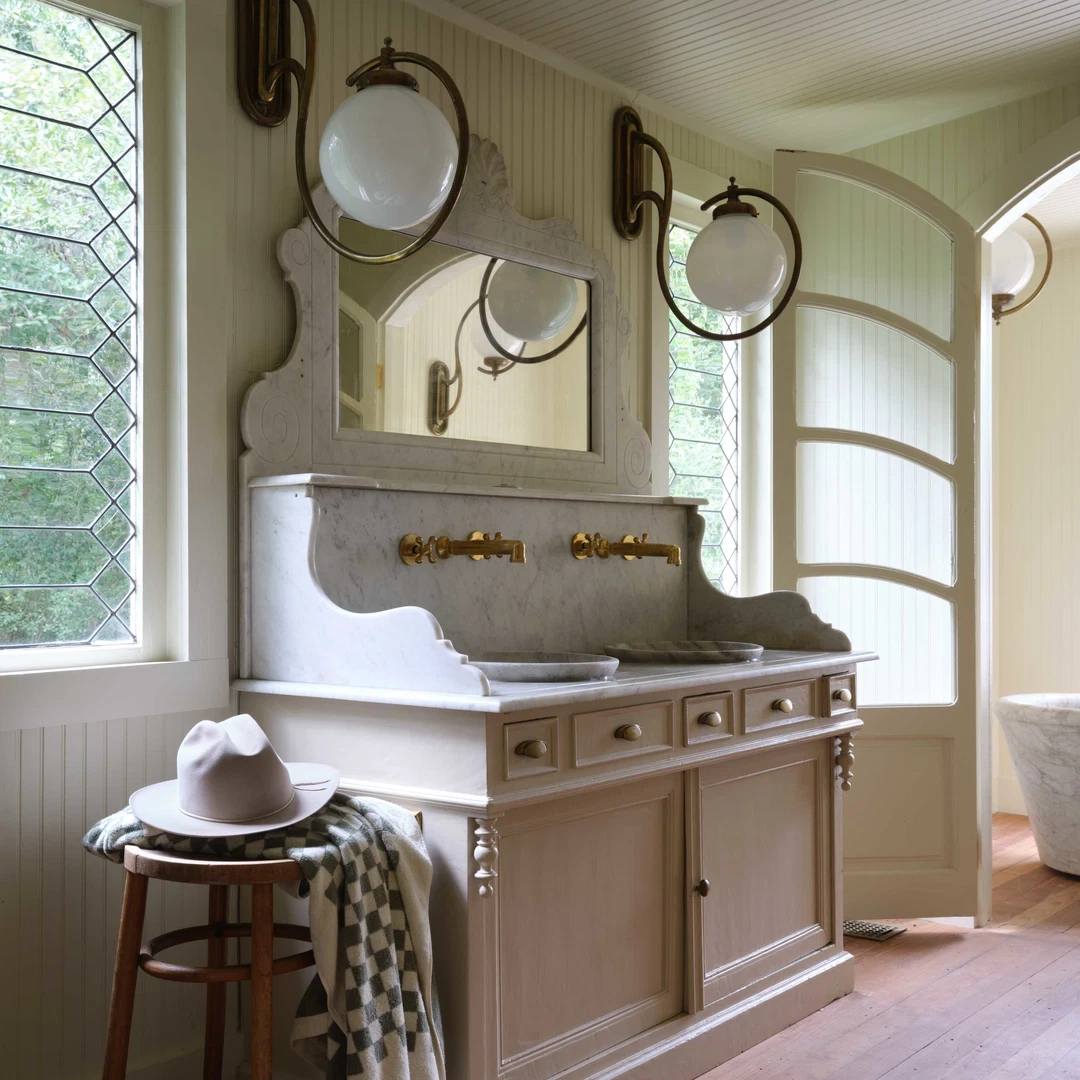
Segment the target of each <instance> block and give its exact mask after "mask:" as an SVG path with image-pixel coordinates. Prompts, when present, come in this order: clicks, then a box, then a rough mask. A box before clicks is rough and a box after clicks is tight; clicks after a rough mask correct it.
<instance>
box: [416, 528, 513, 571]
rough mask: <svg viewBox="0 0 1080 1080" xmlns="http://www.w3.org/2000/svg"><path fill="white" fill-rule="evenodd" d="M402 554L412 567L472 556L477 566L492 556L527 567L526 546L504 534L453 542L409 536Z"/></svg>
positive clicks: (474, 535)
mask: <svg viewBox="0 0 1080 1080" xmlns="http://www.w3.org/2000/svg"><path fill="white" fill-rule="evenodd" d="M398 554H399V555H400V556H401V561H402V562H403V563H406V564H407V565H408V566H419V565H420V564H421V563H422V562H423V561H424V559H427V561H428V562H430V563H434V562H435V560H436V559H451V558H453V557H454V556H455V555H468V556H469V558H470V559H472V560H474V561H475V562H479V561H480V560H481V559H490V558H491V556H492V555H494V556H495V558H496V559H501V558H502V557H503V556H504V555H509V556H510V561H511V562H512V563H523V562H524V561H525V542H524V541H523V540H504V539H503V534H502V533H500V532H497V533H496V534H495V535H494V536H491V535H490V534H488V533H482V532H471V533H469V538H468V540H451V539H450V537H449V536H429V537H428V538H427V540H425V539H424V538H423V537H422V536H419V535H417V534H416V533H406V534H405V535H404V536H403V537H402V538H401V543H399V544H398Z"/></svg>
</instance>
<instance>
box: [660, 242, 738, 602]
mask: <svg viewBox="0 0 1080 1080" xmlns="http://www.w3.org/2000/svg"><path fill="white" fill-rule="evenodd" d="M693 240H694V233H693V232H692V231H691V230H690V229H685V228H683V227H682V226H680V225H672V226H671V228H670V230H669V234H668V251H669V256H668V278H669V281H670V282H671V289H672V292H673V293H674V295H675V297H676V298H677V299H678V300H679V301H680V307H681V308H682V309H683V311H684V312H685V313H686V315H687V316H688V317H689V318H691V319H692V320H694V321H695V322H696V323H697V324H698V325H699V326H704V327H705V328H706V329H707V330H713V331H717V332H722V333H734V332H737V331H738V329H739V320H738V318H737V317H728V316H725V315H722V314H720V313H719V312H717V311H713V310H712V309H711V308H707V307H705V305H704V304H700V303H698V301H697V299H696V298H695V297H694V294H693V293H692V292H691V291H690V287H689V285H688V284H687V282H686V253H687V252H688V251H689V250H690V245H691V244H692V243H693ZM668 360H669V366H668V392H669V395H670V403H669V409H670V412H669V422H668V427H669V433H668V434H669V440H668V462H669V465H670V472H671V476H670V480H671V493H672V495H684V496H691V497H693V498H705V499H708V500H709V505H708V506H704V507H702V508H701V516H702V517H703V518H704V519H705V537H704V540H703V542H702V545H701V561H702V564H703V566H704V568H705V573H706V576H707V577H708V578H709V580H710V581H711V582H712V583H713V584H714V585H716V586H717V587H718V588H720V589H722V590H723V591H724V592H726V593H736V592H738V588H739V347H738V342H734V341H726V342H724V341H710V340H709V339H708V338H703V337H698V335H696V334H693V333H691V332H690V331H689V330H687V329H686V327H684V326H683V324H682V323H681V322H679V320H678V319H676V318H675V316H674V315H672V316H670V317H669V326H668Z"/></svg>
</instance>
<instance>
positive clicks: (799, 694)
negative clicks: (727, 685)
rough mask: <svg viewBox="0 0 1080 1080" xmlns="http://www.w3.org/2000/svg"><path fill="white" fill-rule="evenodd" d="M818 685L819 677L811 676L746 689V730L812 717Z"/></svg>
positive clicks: (757, 729)
mask: <svg viewBox="0 0 1080 1080" xmlns="http://www.w3.org/2000/svg"><path fill="white" fill-rule="evenodd" d="M816 688H817V680H816V679H811V680H809V681H806V682H793V683H777V684H776V685H774V686H760V687H754V688H753V689H750V690H746V691H745V694H746V697H745V699H744V700H745V702H746V706H745V716H746V724H745V728H746V731H747V732H748V733H749V732H751V731H760V730H761V729H762V728H770V727H779V726H780V725H782V724H797V723H799V722H800V721H801V720H810V719H811V718H813V717H814V716H815V715H816V713H817V709H816V705H817V702H816V700H815V699H816V697H817V693H816ZM785 706H788V707H785Z"/></svg>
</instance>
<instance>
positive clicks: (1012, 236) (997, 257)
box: [990, 232, 1035, 296]
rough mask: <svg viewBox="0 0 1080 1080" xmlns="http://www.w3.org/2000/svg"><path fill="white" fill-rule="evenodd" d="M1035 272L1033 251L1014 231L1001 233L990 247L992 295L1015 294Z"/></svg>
mask: <svg viewBox="0 0 1080 1080" xmlns="http://www.w3.org/2000/svg"><path fill="white" fill-rule="evenodd" d="M1034 272H1035V252H1034V251H1032V250H1031V245H1030V244H1029V243H1028V242H1027V241H1026V240H1025V239H1024V238H1023V237H1022V236H1021V235H1020V234H1019V233H1015V232H1005V233H1002V234H1001V235H1000V236H999V237H998V238H997V239H996V240H995V241H994V243H993V245H992V246H991V248H990V291H991V293H992V294H993V295H994V296H1016V295H1017V294H1018V293H1019V292H1021V291H1022V290H1023V288H1024V286H1025V285H1027V283H1028V282H1029V281H1030V280H1031V275H1032V274H1033V273H1034Z"/></svg>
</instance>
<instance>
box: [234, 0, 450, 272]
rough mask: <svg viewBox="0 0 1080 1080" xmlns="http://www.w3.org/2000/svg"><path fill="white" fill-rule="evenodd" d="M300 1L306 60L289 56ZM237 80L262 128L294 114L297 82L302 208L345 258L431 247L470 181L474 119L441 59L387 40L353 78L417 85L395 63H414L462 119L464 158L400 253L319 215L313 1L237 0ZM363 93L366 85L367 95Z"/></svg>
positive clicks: (362, 259) (353, 81)
mask: <svg viewBox="0 0 1080 1080" xmlns="http://www.w3.org/2000/svg"><path fill="white" fill-rule="evenodd" d="M290 4H295V5H296V7H297V10H298V11H299V12H300V18H301V21H302V23H303V27H304V62H303V63H302V64H301V63H300V61H299V60H297V59H295V58H294V57H292V56H291V55H290V41H289V37H290V35H289V12H290V7H289V5H290ZM236 38H237V46H236V48H237V72H236V77H237V83H238V87H239V92H240V102H241V104H242V105H243V107H244V110H245V111H246V112H247V114H248V116H250V117H251V119H252V120H254V121H255V123H257V124H260V125H261V126H263V127H277V126H278V125H279V124H282V123H284V121H285V120H286V119H287V118H288V115H289V111H290V106H291V100H290V97H289V94H288V89H289V87H288V76H290V75H291V76H292V77H293V79H295V80H296V90H297V109H296V140H295V148H294V156H295V160H296V183H297V186H298V187H299V189H300V198H301V199H302V200H303V203H304V211H305V213H306V214H307V216H308V217H309V218H310V219H311V224H312V225H313V226H314V228H315V231H316V232H317V233H318V234H319V236H321V237H322V239H323V240H324V241H325V242H326V243H327V244H328V245H329V246H330V247H331V248H332V249H333V250H334V251H336V252H337V253H338V254H339V255H342V256H344V257H345V258H346V259H351V260H352V261H353V262H359V263H370V264H379V263H391V262H397V261H398V260H399V259H404V258H407V257H408V256H409V255H412V254H413V253H414V252H416V251H418V250H419V249H420V248H422V247H423V246H424V245H425V244H427V243H428V242H429V241H430V240H431V239H432V237H433V236H434V235H435V234H436V233H437V232H438V231H439V229H440V228H442V226H443V223H444V222H445V221H446V219H447V217H449V215H450V212H451V211H452V210H453V209H454V205H455V203H456V202H457V198H458V195H459V194H460V193H461V188H462V185H463V184H464V182H465V170H466V167H467V165H468V160H469V118H468V116H467V114H466V112H465V101H464V99H463V98H462V96H461V92H460V91H459V90H458V88H457V85H456V84H455V82H454V80H453V79H452V78H450V75H449V74H448V72H447V71H446V70H445V68H443V67H442V66H441V65H440V64H437V63H436V62H435V61H434V60H432V59H431V58H430V57H427V56H423V55H422V54H420V53H412V52H398V51H397V50H396V49H394V48H393V46H392V44H391V40H390V38H386V40H385V47H384V48H383V50H382V52H381V53H380V54H379V55H378V56H376V57H374V58H373V59H371V60H368V61H367V62H366V63H364V64H361V65H360V67H358V68H357V69H356V70H355V71H354V72H353V73H352V74H351V75H350V76H349V77H348V79H346V80H345V81H346V83H347V84H348V85H349V86H357V85H359V86H360V87H363V86H367V85H380V84H382V85H387V84H392V85H399V86H401V85H411V86H413V87H415V85H416V81H415V80H414V79H411V77H410V76H408V75H406V74H405V73H404V72H401V71H398V70H397V68H396V66H395V65H397V64H415V65H416V66H417V67H422V68H426V69H427V70H428V71H430V72H431V73H432V74H433V75H434V76H435V78H436V79H438V80H439V82H441V83H442V85H443V86H444V87H445V88H446V91H447V93H448V94H449V95H450V100H451V101H452V102H453V106H454V115H455V117H456V120H457V132H458V158H457V165H456V166H455V168H454V176H453V180H452V182H451V185H450V190H449V193H448V194H447V197H446V200H445V201H444V202H443V204H442V206H441V207H440V208H439V212H438V213H437V214H436V215H435V216H434V218H432V220H431V222H430V223H429V224H428V226H427V228H425V229H424V231H423V232H422V233H420V234H419V235H418V236H416V237H415V238H413V239H412V240H410V241H409V242H408V243H407V244H405V245H404V246H403V247H401V248H399V249H398V250H397V251H391V252H388V253H387V254H385V255H368V254H366V253H364V252H362V251H356V250H354V249H353V248H351V247H349V246H348V244H344V243H342V242H341V241H340V240H339V239H338V238H337V237H336V236H335V235H334V233H333V231H332V230H331V229H330V228H329V227H328V226H327V225H326V223H325V222H324V221H323V220H322V218H320V217H319V214H318V211H317V210H316V209H315V201H314V199H313V198H312V194H311V186H310V184H309V183H308V176H307V165H306V163H305V149H306V146H307V125H308V115H309V112H310V107H311V92H312V88H313V87H314V84H315V65H316V60H317V56H318V45H317V32H316V27H315V15H314V12H313V11H312V8H311V3H310V0H236ZM362 92H363V91H362V90H361V93H362Z"/></svg>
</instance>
